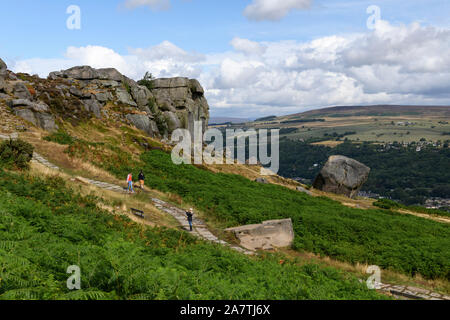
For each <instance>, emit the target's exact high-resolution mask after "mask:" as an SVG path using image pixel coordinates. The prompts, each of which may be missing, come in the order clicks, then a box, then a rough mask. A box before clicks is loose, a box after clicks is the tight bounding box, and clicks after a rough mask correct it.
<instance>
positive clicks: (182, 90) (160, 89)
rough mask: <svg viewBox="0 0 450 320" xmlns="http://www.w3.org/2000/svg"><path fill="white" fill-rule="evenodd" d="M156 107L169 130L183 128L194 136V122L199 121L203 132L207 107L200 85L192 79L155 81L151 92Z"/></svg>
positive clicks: (207, 118)
mask: <svg viewBox="0 0 450 320" xmlns="http://www.w3.org/2000/svg"><path fill="white" fill-rule="evenodd" d="M152 92H153V94H154V96H155V99H156V103H157V105H158V106H159V107H160V109H161V111H163V112H164V116H165V118H166V119H167V122H168V126H169V129H170V130H172V131H173V130H175V129H178V128H185V129H188V130H189V131H190V132H191V135H193V134H194V121H201V122H202V127H203V131H205V130H206V127H207V125H208V120H209V106H208V102H207V101H206V99H205V96H204V90H203V88H202V86H201V85H200V83H199V82H198V81H197V80H194V79H188V78H172V79H156V80H155V81H154V89H153V90H152Z"/></svg>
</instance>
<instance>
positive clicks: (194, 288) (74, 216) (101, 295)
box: [0, 155, 382, 299]
mask: <svg viewBox="0 0 450 320" xmlns="http://www.w3.org/2000/svg"><path fill="white" fill-rule="evenodd" d="M159 156H161V155H159ZM153 180H155V179H153ZM99 200H100V199H96V198H95V197H92V196H90V197H83V196H81V195H79V194H77V193H75V192H74V191H72V190H71V189H69V188H68V187H67V186H66V185H65V183H64V181H63V180H61V179H59V178H49V179H41V178H36V177H33V176H30V175H26V174H19V173H11V172H5V171H3V170H2V169H1V168H0V299H379V298H382V296H380V295H378V294H377V293H376V292H374V291H370V290H368V289H367V288H365V286H364V285H363V284H360V283H359V282H358V281H357V280H356V279H354V278H348V277H347V276H346V275H344V274H342V273H340V272H338V271H337V270H336V269H332V268H322V267H318V266H316V265H312V264H310V265H305V266H301V267H300V266H297V265H296V264H295V261H286V262H285V263H283V264H280V263H279V259H277V256H275V255H267V256H263V257H257V258H249V257H246V256H244V255H241V254H239V253H236V252H234V251H232V250H230V249H226V248H223V247H220V246H217V245H212V244H209V243H206V242H203V241H199V240H196V239H194V238H193V237H191V236H189V235H188V234H187V233H184V232H178V231H175V230H169V229H162V228H149V227H145V226H141V225H137V224H135V223H133V222H131V221H130V220H128V219H127V218H125V217H123V216H118V215H111V214H110V213H108V212H106V211H102V210H100V209H99V208H98V206H97V202H98V201H99ZM70 265H78V266H79V267H80V268H81V280H82V284H81V288H82V290H80V291H69V290H68V289H67V288H66V280H67V278H68V277H69V275H68V274H67V273H66V269H67V267H68V266H70Z"/></svg>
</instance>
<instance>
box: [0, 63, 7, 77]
mask: <svg viewBox="0 0 450 320" xmlns="http://www.w3.org/2000/svg"><path fill="white" fill-rule="evenodd" d="M7 70H8V67H7V66H6V63H5V62H4V61H3V60H2V59H0V78H4V77H6V74H7Z"/></svg>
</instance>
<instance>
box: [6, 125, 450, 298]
mask: <svg viewBox="0 0 450 320" xmlns="http://www.w3.org/2000/svg"><path fill="white" fill-rule="evenodd" d="M17 137H18V135H17V133H16V134H14V133H13V134H11V135H1V134H0V139H3V140H9V139H17ZM32 161H34V162H38V163H41V164H42V165H44V166H45V167H47V168H50V169H54V170H60V168H59V167H57V166H55V165H54V164H52V163H50V162H49V161H47V160H46V159H45V158H43V157H42V156H41V155H39V154H38V153H36V152H35V153H33V159H32ZM83 180H85V181H86V182H88V183H89V184H92V185H94V186H96V187H99V188H101V189H105V190H110V191H114V192H118V193H126V188H122V187H120V186H118V185H114V184H110V183H106V182H102V181H96V180H91V179H86V178H83ZM151 200H152V201H153V204H154V205H155V207H157V208H158V209H159V210H161V211H163V212H165V213H168V214H170V215H171V216H173V217H174V218H175V219H176V220H177V221H178V222H179V223H180V225H181V226H182V228H183V229H184V230H187V231H189V223H188V221H187V219H186V213H185V211H184V210H182V209H180V208H177V207H175V206H173V205H171V204H169V203H167V202H165V201H162V200H160V199H157V198H152V199H151ZM193 225H194V230H193V231H192V234H193V235H195V236H197V237H199V238H201V239H204V240H208V241H211V242H214V243H217V244H221V245H223V246H227V247H230V248H231V249H233V250H236V251H238V252H241V253H244V254H246V255H254V254H255V252H253V251H249V250H246V249H244V248H241V247H239V246H236V245H231V244H229V243H227V242H225V241H223V240H220V239H219V238H217V237H216V236H215V235H213V234H212V233H211V231H209V230H208V227H207V226H206V225H205V223H204V222H203V221H202V220H200V219H198V218H196V217H194V219H193ZM360 282H364V281H363V280H360ZM375 288H376V289H377V290H379V291H384V292H388V293H390V294H392V295H393V296H395V297H397V298H406V299H414V300H450V296H446V295H443V294H439V293H435V292H432V291H429V290H426V289H422V288H416V287H410V286H399V285H391V284H383V283H376V284H375Z"/></svg>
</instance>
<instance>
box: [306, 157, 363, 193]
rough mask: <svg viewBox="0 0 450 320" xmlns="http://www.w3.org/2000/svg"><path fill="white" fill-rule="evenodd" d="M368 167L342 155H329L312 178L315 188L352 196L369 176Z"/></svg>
mask: <svg viewBox="0 0 450 320" xmlns="http://www.w3.org/2000/svg"><path fill="white" fill-rule="evenodd" d="M369 173H370V168H369V167H367V166H366V165H364V164H362V163H360V162H358V161H356V160H354V159H351V158H348V157H344V156H331V157H330V158H329V159H328V161H327V163H326V164H325V166H324V167H323V168H322V171H320V173H319V175H318V176H317V177H316V179H315V180H314V183H313V186H314V188H316V189H319V190H322V191H325V192H332V193H336V194H343V195H346V196H347V197H350V198H354V197H355V196H356V195H357V194H358V192H359V190H360V189H361V187H362V185H363V184H364V183H365V182H366V181H367V178H368V177H369Z"/></svg>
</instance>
